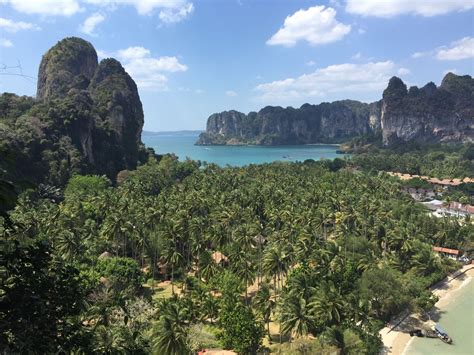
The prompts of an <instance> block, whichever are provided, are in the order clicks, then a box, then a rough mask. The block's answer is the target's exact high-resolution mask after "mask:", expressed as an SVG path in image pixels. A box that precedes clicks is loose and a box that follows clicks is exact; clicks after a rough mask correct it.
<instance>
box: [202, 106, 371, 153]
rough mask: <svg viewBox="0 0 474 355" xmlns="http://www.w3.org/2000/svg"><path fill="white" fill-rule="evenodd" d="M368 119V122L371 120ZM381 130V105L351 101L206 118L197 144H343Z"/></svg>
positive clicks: (229, 113) (272, 108)
mask: <svg viewBox="0 0 474 355" xmlns="http://www.w3.org/2000/svg"><path fill="white" fill-rule="evenodd" d="M370 118H371V119H370ZM379 127H380V105H379V104H377V103H374V104H370V105H369V104H365V103H361V102H357V101H352V100H344V101H336V102H333V103H322V104H320V105H309V104H304V105H303V106H301V107H300V108H299V109H295V108H292V107H287V108H282V107H272V106H267V107H265V108H263V109H262V110H260V111H259V112H250V113H249V114H248V115H245V114H243V113H240V112H237V111H225V112H222V113H218V114H213V115H211V116H210V117H209V119H208V122H207V127H206V132H204V133H202V134H201V136H200V137H199V140H198V142H197V144H199V145H206V144H258V145H281V144H310V143H333V142H342V141H345V140H348V139H350V138H352V137H356V136H360V135H363V134H367V133H369V132H372V131H373V130H376V129H378V128H379Z"/></svg>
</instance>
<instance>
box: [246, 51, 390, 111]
mask: <svg viewBox="0 0 474 355" xmlns="http://www.w3.org/2000/svg"><path fill="white" fill-rule="evenodd" d="M396 72H397V68H396V65H395V64H394V63H393V62H392V61H389V60H388V61H385V62H375V63H374V62H369V63H366V64H352V63H345V64H337V65H330V66H328V67H325V68H320V69H316V70H315V71H314V72H312V73H309V74H304V75H301V76H299V77H297V78H287V79H284V80H277V81H273V82H270V83H264V84H260V85H258V86H257V87H256V88H255V90H256V91H257V92H259V97H258V98H257V99H258V101H261V102H265V103H266V104H275V105H285V104H294V103H299V104H301V103H303V102H305V101H306V100H315V99H319V100H322V99H324V100H329V99H331V100H339V99H345V98H358V99H361V100H365V99H367V97H369V98H370V100H373V99H376V98H379V97H381V95H382V90H383V89H384V88H385V87H386V85H387V83H388V80H389V79H390V77H391V76H393V75H394V74H396Z"/></svg>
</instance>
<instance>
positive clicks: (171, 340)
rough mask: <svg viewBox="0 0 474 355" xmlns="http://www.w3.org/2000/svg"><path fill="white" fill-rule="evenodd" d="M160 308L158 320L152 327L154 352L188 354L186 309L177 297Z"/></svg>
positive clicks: (171, 354) (169, 354)
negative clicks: (160, 312) (154, 326)
mask: <svg viewBox="0 0 474 355" xmlns="http://www.w3.org/2000/svg"><path fill="white" fill-rule="evenodd" d="M162 308H163V309H162V314H161V316H160V320H159V322H158V324H157V326H156V328H155V329H154V333H155V334H156V336H155V338H154V341H153V350H154V352H156V353H157V354H163V355H175V354H177V355H184V354H190V353H191V351H190V349H189V344H188V332H189V329H188V328H189V325H188V323H187V321H186V319H187V313H188V310H187V309H186V308H185V307H183V306H182V305H181V302H179V301H178V299H177V298H172V299H171V300H170V301H168V302H167V303H165V304H164V305H163V307H162Z"/></svg>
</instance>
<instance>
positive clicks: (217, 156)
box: [142, 131, 344, 166]
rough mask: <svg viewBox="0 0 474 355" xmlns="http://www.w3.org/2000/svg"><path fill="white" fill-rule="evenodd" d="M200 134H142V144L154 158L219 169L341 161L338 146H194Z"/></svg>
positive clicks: (342, 155)
mask: <svg viewBox="0 0 474 355" xmlns="http://www.w3.org/2000/svg"><path fill="white" fill-rule="evenodd" d="M199 133H200V132H195V131H192V132H160V133H156V134H152V135H151V134H144V135H143V136H142V141H143V143H144V144H145V145H146V146H147V147H151V148H153V149H154V150H155V152H156V153H158V154H166V153H174V154H176V155H177V156H178V157H179V160H180V161H182V160H184V159H186V157H188V158H190V159H193V160H200V161H201V162H204V161H205V162H208V163H214V164H217V165H219V166H226V165H230V166H244V165H248V164H262V163H271V162H274V161H304V160H306V159H314V160H320V159H334V158H336V157H339V158H343V157H344V154H338V153H336V150H337V149H339V146H338V145H323V144H318V145H290V146H270V147H269V146H197V145H194V143H196V141H197V139H198V136H199Z"/></svg>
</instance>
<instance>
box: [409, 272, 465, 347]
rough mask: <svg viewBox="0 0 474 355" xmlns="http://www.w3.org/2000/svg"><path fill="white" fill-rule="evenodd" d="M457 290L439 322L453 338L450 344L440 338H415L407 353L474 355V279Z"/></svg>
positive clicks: (444, 308)
mask: <svg viewBox="0 0 474 355" xmlns="http://www.w3.org/2000/svg"><path fill="white" fill-rule="evenodd" d="M468 282H469V283H468V284H467V285H465V286H463V287H462V288H461V289H460V290H458V291H455V294H454V295H453V297H452V299H451V300H450V301H449V303H448V304H447V305H446V307H443V311H442V312H441V318H440V320H439V321H438V323H439V324H440V325H441V327H443V328H444V330H446V332H447V333H448V334H449V336H450V337H451V338H452V339H453V344H452V345H449V344H446V343H444V342H442V341H441V340H439V339H430V338H413V340H412V342H411V343H410V345H409V346H408V348H407V349H406V351H405V354H407V355H432V354H436V355H438V354H439V355H445V354H446V355H448V354H449V355H451V354H452V355H472V354H474V333H473V329H474V282H473V279H470V280H469V281H468Z"/></svg>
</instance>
